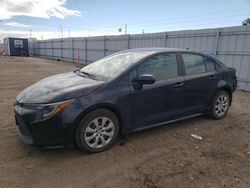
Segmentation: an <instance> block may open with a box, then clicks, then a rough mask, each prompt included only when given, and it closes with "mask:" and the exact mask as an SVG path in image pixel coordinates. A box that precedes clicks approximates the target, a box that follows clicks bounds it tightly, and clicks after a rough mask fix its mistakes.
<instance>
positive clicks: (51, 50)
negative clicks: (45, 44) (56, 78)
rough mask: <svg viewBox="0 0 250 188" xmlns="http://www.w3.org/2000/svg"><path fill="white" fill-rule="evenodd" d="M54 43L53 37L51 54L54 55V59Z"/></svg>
mask: <svg viewBox="0 0 250 188" xmlns="http://www.w3.org/2000/svg"><path fill="white" fill-rule="evenodd" d="M53 51H54V45H53V39H52V40H51V55H52V59H54V52H53Z"/></svg>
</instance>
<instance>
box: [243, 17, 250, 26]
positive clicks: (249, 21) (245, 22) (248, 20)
mask: <svg viewBox="0 0 250 188" xmlns="http://www.w3.org/2000/svg"><path fill="white" fill-rule="evenodd" d="M242 25H250V18H247V19H245V20H244V21H243V22H242Z"/></svg>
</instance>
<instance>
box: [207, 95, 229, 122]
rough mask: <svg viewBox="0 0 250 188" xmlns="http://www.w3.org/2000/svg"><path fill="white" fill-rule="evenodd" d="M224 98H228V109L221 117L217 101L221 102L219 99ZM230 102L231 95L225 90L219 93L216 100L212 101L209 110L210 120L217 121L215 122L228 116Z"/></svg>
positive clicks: (215, 97)
mask: <svg viewBox="0 0 250 188" xmlns="http://www.w3.org/2000/svg"><path fill="white" fill-rule="evenodd" d="M223 96H225V97H226V98H227V108H226V110H224V111H223V113H222V114H220V115H219V114H218V108H217V106H216V104H217V101H218V100H219V98H220V97H223ZM230 100H231V98H230V96H229V94H228V93H227V92H226V91H224V90H220V91H218V92H217V93H216V95H215V96H214V98H213V101H212V103H211V106H210V109H209V114H208V116H209V117H210V118H212V119H215V120H218V119H222V118H224V117H225V116H226V114H227V111H228V109H229V105H230ZM216 110H217V111H216Z"/></svg>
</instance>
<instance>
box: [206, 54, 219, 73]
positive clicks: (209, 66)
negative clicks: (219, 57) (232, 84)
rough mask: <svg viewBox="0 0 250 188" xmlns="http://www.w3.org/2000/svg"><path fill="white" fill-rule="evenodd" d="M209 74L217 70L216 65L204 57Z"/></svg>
mask: <svg viewBox="0 0 250 188" xmlns="http://www.w3.org/2000/svg"><path fill="white" fill-rule="evenodd" d="M204 61H205V65H206V70H207V72H212V71H214V70H215V69H216V63H215V62H214V61H212V60H211V59H209V58H207V57H204Z"/></svg>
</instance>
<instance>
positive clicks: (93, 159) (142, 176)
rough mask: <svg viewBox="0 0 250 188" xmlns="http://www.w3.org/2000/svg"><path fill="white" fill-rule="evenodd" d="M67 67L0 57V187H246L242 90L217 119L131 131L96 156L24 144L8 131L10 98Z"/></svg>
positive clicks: (248, 124) (248, 102)
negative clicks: (224, 114) (222, 117)
mask: <svg viewBox="0 0 250 188" xmlns="http://www.w3.org/2000/svg"><path fill="white" fill-rule="evenodd" d="M74 69H75V67H74V65H72V64H70V63H66V62H57V61H53V60H45V59H39V58H24V57H23V58H21V57H0V122H1V125H0V187H56V186H58V187H213V188H216V187H241V188H242V187H250V179H249V177H250V136H249V134H250V93H247V92H243V91H237V92H236V93H235V94H234V100H233V103H232V106H231V108H230V109H229V112H228V115H227V116H226V117H225V118H224V119H223V120H218V121H215V120H210V119H208V118H206V117H198V118H194V119H190V120H185V121H182V122H178V123H174V124H170V125H167V126H161V127H158V128H154V129H150V130H147V131H142V132H138V133H134V134H131V135H129V136H127V137H126V139H125V144H124V145H122V144H120V143H121V139H120V140H119V141H118V142H117V143H116V144H115V146H114V147H112V148H111V149H109V150H107V151H105V152H102V153H98V154H91V155H90V154H84V153H81V152H80V151H79V150H77V149H63V150H46V149H42V148H37V147H32V146H27V145H24V144H23V143H22V142H21V141H20V140H19V138H18V136H17V134H16V131H15V123H14V113H13V103H14V102H15V97H16V95H17V94H18V93H19V92H20V91H21V90H22V89H24V88H25V87H27V86H28V85H30V84H31V83H34V82H36V81H38V80H39V79H41V78H44V77H46V76H49V75H53V74H56V73H61V72H67V71H71V70H74ZM191 134H196V135H199V136H202V137H203V139H202V140H197V139H194V138H192V137H191V136H190V135H191Z"/></svg>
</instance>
